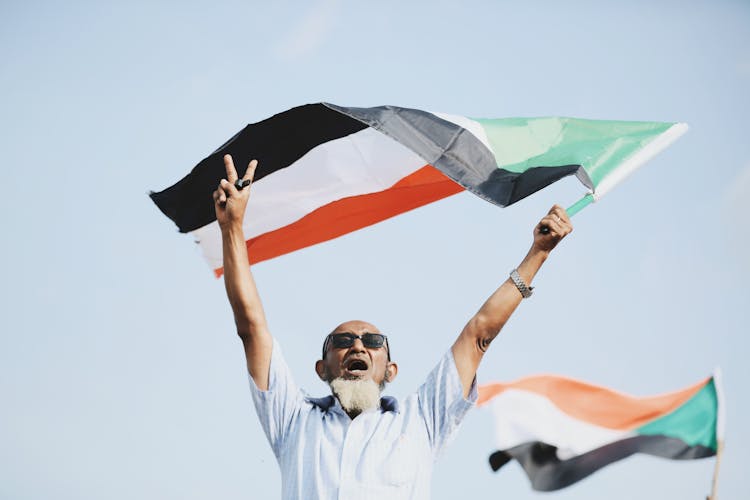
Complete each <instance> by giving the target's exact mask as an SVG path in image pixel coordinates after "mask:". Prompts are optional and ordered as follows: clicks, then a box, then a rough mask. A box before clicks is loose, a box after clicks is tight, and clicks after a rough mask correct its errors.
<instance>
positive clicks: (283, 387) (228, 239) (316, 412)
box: [214, 155, 572, 500]
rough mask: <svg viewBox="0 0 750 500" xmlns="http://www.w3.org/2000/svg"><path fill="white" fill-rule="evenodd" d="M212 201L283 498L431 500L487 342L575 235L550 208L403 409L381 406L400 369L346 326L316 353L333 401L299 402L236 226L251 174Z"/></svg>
mask: <svg viewBox="0 0 750 500" xmlns="http://www.w3.org/2000/svg"><path fill="white" fill-rule="evenodd" d="M224 164H225V167H226V172H227V178H226V179H222V181H221V183H220V184H219V187H218V188H217V190H216V191H215V192H214V202H215V209H216V218H217V220H218V222H219V226H220V228H221V235H222V245H223V255H224V282H225V285H226V290H227V296H228V297H229V302H230V304H231V306H232V310H233V312H234V319H235V323H236V325H237V333H238V335H239V336H240V339H242V343H243V346H244V349H245V357H246V359H247V368H248V371H249V373H250V379H251V390H252V393H253V400H254V403H255V407H256V410H257V413H258V417H259V419H260V421H261V425H262V426H263V429H264V431H265V433H266V436H267V437H268V440H269V442H270V444H271V447H272V448H273V451H274V454H275V455H276V458H277V460H278V462H279V467H280V468H281V475H282V497H283V498H285V499H301V498H306V499H307V498H318V499H334V498H338V499H353V498H357V499H360V498H361V499H369V498H372V499H375V498H377V499H378V500H383V499H386V498H387V499H389V500H390V499H396V498H404V499H407V498H409V499H414V498H425V499H426V498H429V491H430V490H429V487H430V476H431V472H432V463H433V461H434V459H435V457H436V455H437V454H438V453H439V452H440V451H441V449H442V448H443V447H444V446H445V445H446V444H447V443H448V442H449V441H450V439H451V438H452V436H453V435H454V433H455V431H456V429H457V428H458V426H459V424H460V423H461V421H462V419H463V417H464V415H465V414H466V412H467V411H468V410H469V409H470V408H471V407H472V406H473V404H474V403H475V401H476V397H477V394H476V380H475V375H476V372H477V368H478V367H479V363H480V362H481V360H482V357H483V356H484V353H485V352H486V350H487V348H488V347H489V345H490V343H491V342H492V340H493V339H494V338H495V337H496V336H497V334H498V333H499V332H500V329H501V328H502V327H503V325H504V324H505V322H506V321H507V320H508V318H509V317H510V315H511V314H512V312H513V311H514V310H515V309H516V307H517V306H518V304H519V303H520V302H521V300H522V298H523V297H527V296H529V295H530V294H531V288H530V287H529V284H530V283H531V281H532V279H533V278H534V275H535V274H536V273H537V271H538V270H539V268H540V267H541V265H542V264H543V263H544V261H545V260H546V259H547V257H548V256H549V253H550V252H551V251H552V249H553V248H554V247H555V246H556V245H557V243H558V242H559V241H560V240H561V239H562V238H563V237H565V236H566V235H567V234H568V233H570V232H571V231H572V226H571V225H570V220H569V219H568V217H567V214H566V213H565V210H563V209H562V208H561V207H560V206H557V205H555V206H554V207H552V209H551V210H550V211H549V213H548V214H547V215H546V216H545V217H544V218H543V219H542V220H541V222H540V223H539V224H538V225H537V226H536V228H535V229H534V242H533V244H532V246H531V249H530V250H529V252H528V254H527V255H526V257H525V258H524V259H523V261H522V262H521V264H520V265H519V266H518V268H517V270H514V272H513V273H512V275H511V277H510V278H509V279H508V280H506V281H505V282H504V283H503V284H502V285H500V287H499V288H498V289H497V290H496V291H495V292H494V293H493V294H492V295H491V296H490V297H489V298H488V299H487V301H486V302H485V303H484V305H482V307H481V308H480V309H479V311H478V312H477V313H476V314H475V315H474V317H473V318H471V319H470V320H469V322H468V323H467V324H466V326H465V327H464V329H463V331H462V332H461V333H460V335H459V336H458V338H457V339H456V341H455V342H454V343H453V346H452V347H451V349H450V350H449V351H448V352H447V353H446V354H445V355H444V356H443V358H442V359H441V360H440V362H439V363H438V365H437V366H436V367H435V369H433V371H432V372H431V373H430V375H429V376H428V378H427V381H426V382H425V383H424V384H423V385H422V386H421V387H420V388H419V389H418V390H417V392H416V393H415V394H413V395H412V396H410V397H408V398H406V400H404V401H403V402H400V403H399V402H396V401H395V400H394V399H393V398H380V392H381V390H382V389H383V387H384V386H385V384H386V383H387V382H390V381H392V380H393V379H394V378H395V377H396V375H397V373H398V366H397V365H396V363H394V362H393V361H392V360H391V352H390V347H391V346H390V345H389V343H388V340H387V339H386V338H385V336H384V335H382V334H381V333H380V331H379V330H378V329H377V328H376V327H375V326H374V325H372V324H370V323H366V322H364V321H348V322H346V323H342V324H341V325H339V326H338V327H336V328H335V329H334V330H333V332H331V334H329V335H328V336H327V337H326V338H325V340H324V343H323V350H322V358H321V359H320V360H319V361H318V362H317V363H316V364H315V370H316V372H317V374H318V376H319V377H320V378H321V379H323V380H324V381H326V382H328V384H329V385H330V387H331V395H330V396H328V397H325V398H311V397H307V396H306V395H305V393H303V392H302V391H300V390H299V389H298V388H297V387H296V385H295V384H294V382H293V380H292V377H291V374H290V372H289V369H288V367H287V365H286V363H285V362H284V360H283V357H282V356H281V352H280V348H279V346H278V344H277V343H276V342H275V341H274V339H273V338H272V337H271V334H270V333H269V331H268V326H267V324H266V318H265V315H264V313H263V307H262V305H261V301H260V296H259V295H258V290H257V289H256V287H255V282H254V280H253V277H252V274H251V272H250V265H249V263H248V258H247V248H246V246H245V236H244V234H243V230H242V221H243V218H244V215H245V208H246V206H247V201H248V198H249V196H250V192H251V183H252V179H253V174H254V173H255V168H256V166H257V164H258V162H257V161H255V160H253V161H251V162H250V164H249V165H248V168H247V172H246V173H245V175H244V177H243V178H242V179H238V176H237V171H236V169H235V167H234V163H233V162H232V158H231V157H230V156H229V155H227V156H225V157H224Z"/></svg>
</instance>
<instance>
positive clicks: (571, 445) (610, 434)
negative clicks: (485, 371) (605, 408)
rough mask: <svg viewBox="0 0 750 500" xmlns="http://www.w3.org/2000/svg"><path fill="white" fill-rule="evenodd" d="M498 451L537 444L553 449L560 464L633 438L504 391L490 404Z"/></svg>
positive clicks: (544, 402)
mask: <svg viewBox="0 0 750 500" xmlns="http://www.w3.org/2000/svg"><path fill="white" fill-rule="evenodd" d="M490 406H491V408H492V413H493V415H494V420H495V434H496V436H495V441H496V445H497V449H498V450H507V449H509V448H513V447H514V446H518V445H520V444H524V443H528V442H533V441H541V442H544V443H547V444H550V445H552V446H556V447H557V457H558V458H559V459H560V460H566V459H568V458H571V457H574V456H577V455H580V454H582V453H586V452H588V451H591V450H593V449H596V448H599V447H600V446H603V445H605V444H607V443H611V442H612V441H616V440H619V439H623V438H626V437H629V436H633V435H634V434H633V433H632V432H626V431H625V432H624V431H618V430H613V429H607V428H605V427H599V426H597V425H593V424H590V423H588V422H583V421H581V420H578V419H576V418H574V417H571V416H570V415H568V414H566V413H563V412H562V411H561V410H560V409H559V408H558V407H557V406H555V405H554V404H553V403H552V402H551V401H550V400H549V399H547V398H545V397H543V396H541V395H539V394H535V393H532V392H529V391H524V390H519V389H507V390H505V391H503V392H502V393H501V394H499V395H497V396H495V397H494V398H493V399H492V400H491V401H490Z"/></svg>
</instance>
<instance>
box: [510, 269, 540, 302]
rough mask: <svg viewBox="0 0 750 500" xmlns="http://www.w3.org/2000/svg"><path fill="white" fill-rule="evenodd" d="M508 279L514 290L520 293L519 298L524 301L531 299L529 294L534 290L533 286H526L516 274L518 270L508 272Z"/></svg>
mask: <svg viewBox="0 0 750 500" xmlns="http://www.w3.org/2000/svg"><path fill="white" fill-rule="evenodd" d="M510 279H511V281H513V284H514V285H516V288H518V291H519V292H521V296H522V297H523V298H524V299H528V298H529V297H531V294H532V292H533V290H534V287H533V286H528V285H527V284H526V282H525V281H524V280H523V278H521V275H520V274H518V269H513V270H512V271H511V272H510Z"/></svg>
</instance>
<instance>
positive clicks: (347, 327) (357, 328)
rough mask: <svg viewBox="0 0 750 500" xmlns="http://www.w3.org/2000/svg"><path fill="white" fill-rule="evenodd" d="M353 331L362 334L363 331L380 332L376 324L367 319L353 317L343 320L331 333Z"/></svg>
mask: <svg viewBox="0 0 750 500" xmlns="http://www.w3.org/2000/svg"><path fill="white" fill-rule="evenodd" d="M345 332H349V333H353V334H355V335H362V334H363V333H381V332H380V330H379V329H378V327H377V326H375V325H373V324H372V323H368V322H367V321H361V320H358V319H354V320H351V321H344V322H343V323H341V324H340V325H339V326H337V327H336V328H334V329H333V331H332V332H331V333H345Z"/></svg>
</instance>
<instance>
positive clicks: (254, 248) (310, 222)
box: [214, 165, 464, 277]
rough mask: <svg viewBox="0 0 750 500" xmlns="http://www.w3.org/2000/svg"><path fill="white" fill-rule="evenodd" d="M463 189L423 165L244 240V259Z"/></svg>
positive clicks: (270, 255)
mask: <svg viewBox="0 0 750 500" xmlns="http://www.w3.org/2000/svg"><path fill="white" fill-rule="evenodd" d="M463 190H464V188H462V187H461V186H460V185H458V184H456V183H455V182H453V181H452V180H450V179H449V178H448V177H446V176H445V175H444V174H442V173H441V172H440V171H438V170H436V169H435V168H434V167H432V166H431V165H425V166H424V167H422V168H420V169H419V170H417V171H415V172H414V173H412V174H409V175H408V176H406V177H404V178H403V179H401V180H400V181H398V182H397V183H396V184H394V185H393V186H391V187H390V188H388V189H385V190H383V191H379V192H377V193H369V194H363V195H359V196H351V197H348V198H342V199H340V200H336V201H334V202H331V203H329V204H327V205H324V206H322V207H320V208H318V209H316V210H314V211H312V212H310V213H309V214H307V215H306V216H304V217H302V218H301V219H299V220H297V221H295V222H293V223H291V224H289V225H286V226H284V227H281V228H279V229H276V230H274V231H269V232H267V233H264V234H261V235H259V236H257V237H255V238H251V239H249V240H247V253H248V257H249V259H250V263H251V264H256V263H258V262H262V261H264V260H268V259H272V258H274V257H278V256H279V255H284V254H286V253H289V252H293V251H295V250H299V249H301V248H305V247H309V246H311V245H314V244H316V243H322V242H324V241H328V240H331V239H333V238H336V237H338V236H342V235H344V234H346V233H350V232H352V231H356V230H357V229H361V228H363V227H367V226H371V225H373V224H376V223H378V222H380V221H382V220H385V219H388V218H390V217H394V216H396V215H398V214H401V213H404V212H407V211H409V210H412V209H415V208H418V207H421V206H422V205H426V204H428V203H432V202H433V201H437V200H440V199H443V198H447V197H448V196H451V195H453V194H457V193H460V192H461V191H463ZM251 196H252V194H251ZM214 273H215V274H216V277H219V276H221V275H222V274H223V273H224V269H223V268H218V269H215V270H214Z"/></svg>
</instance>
